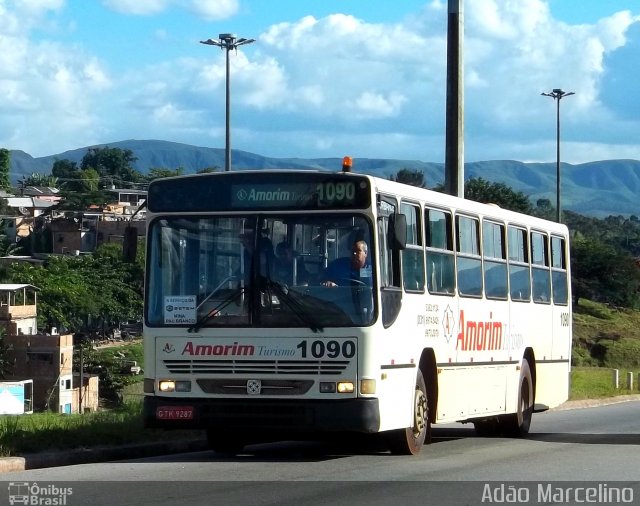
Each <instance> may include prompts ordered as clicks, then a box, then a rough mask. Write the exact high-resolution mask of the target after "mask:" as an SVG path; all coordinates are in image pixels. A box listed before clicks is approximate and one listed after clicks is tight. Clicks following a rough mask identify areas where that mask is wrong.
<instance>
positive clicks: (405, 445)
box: [388, 369, 431, 455]
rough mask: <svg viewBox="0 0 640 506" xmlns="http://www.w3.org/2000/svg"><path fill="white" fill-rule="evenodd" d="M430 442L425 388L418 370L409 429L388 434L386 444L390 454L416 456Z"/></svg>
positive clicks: (429, 424)
mask: <svg viewBox="0 0 640 506" xmlns="http://www.w3.org/2000/svg"><path fill="white" fill-rule="evenodd" d="M430 442H431V422H430V421H429V413H428V398H427V387H426V385H425V382H424V377H423V376H422V372H421V371H420V370H419V369H418V375H417V377H416V386H415V390H414V395H413V419H412V423H411V427H407V428H406V429H399V430H394V431H392V432H391V433H390V434H389V437H388V444H389V448H390V449H391V452H392V453H395V454H399V455H417V454H418V453H420V450H421V449H422V445H424V444H425V443H427V444H428V443H430Z"/></svg>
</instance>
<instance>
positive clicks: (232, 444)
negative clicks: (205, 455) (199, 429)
mask: <svg viewBox="0 0 640 506" xmlns="http://www.w3.org/2000/svg"><path fill="white" fill-rule="evenodd" d="M207 443H208V445H209V448H210V449H211V450H213V451H214V452H216V453H219V454H221V455H227V456H234V455H237V454H238V453H240V452H241V451H242V450H243V449H244V447H245V445H246V443H245V441H244V439H242V438H241V437H240V436H239V435H238V434H234V433H229V432H221V431H219V430H215V429H207Z"/></svg>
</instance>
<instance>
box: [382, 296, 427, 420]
mask: <svg viewBox="0 0 640 506" xmlns="http://www.w3.org/2000/svg"><path fill="white" fill-rule="evenodd" d="M423 311H424V296H423V295H422V294H407V293H405V294H404V295H403V299H402V307H401V309H400V314H399V315H398V318H396V320H395V321H394V323H393V324H392V325H391V326H390V327H389V328H387V329H383V328H382V327H380V329H379V330H378V332H377V333H376V334H377V337H378V339H377V340H376V343H375V346H376V348H379V355H378V359H379V363H380V365H381V369H380V381H379V383H378V384H379V390H378V391H379V402H380V430H381V431H384V430H393V429H401V428H406V427H410V426H411V424H412V417H413V400H414V392H415V384H416V383H415V381H416V376H417V374H418V364H419V362H420V354H419V351H418V350H421V349H422V346H423V345H424V328H423V326H422V325H421V324H420V323H421V322H420V323H419V322H418V315H419V314H422V312H423Z"/></svg>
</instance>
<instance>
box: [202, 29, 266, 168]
mask: <svg viewBox="0 0 640 506" xmlns="http://www.w3.org/2000/svg"><path fill="white" fill-rule="evenodd" d="M252 42H255V39H244V38H238V37H236V35H235V34H234V33H221V34H220V35H218V38H217V39H207V40H201V41H200V44H206V45H208V46H218V47H219V48H220V49H226V50H227V92H226V110H227V115H226V116H227V120H226V128H225V130H226V136H225V150H224V170H225V171H226V172H228V171H230V170H231V118H230V115H231V80H230V75H229V51H231V50H232V49H238V46H244V45H245V44H251V43H252Z"/></svg>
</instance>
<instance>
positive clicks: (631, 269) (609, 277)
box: [571, 234, 640, 307]
mask: <svg viewBox="0 0 640 506" xmlns="http://www.w3.org/2000/svg"><path fill="white" fill-rule="evenodd" d="M571 260H572V287H573V288H572V290H573V297H574V303H575V304H577V303H578V300H579V299H581V298H588V299H591V300H595V301H598V302H609V303H611V304H615V305H617V306H624V307H638V302H639V293H638V289H639V288H640V270H639V269H638V266H637V265H636V263H635V261H634V259H633V258H632V257H631V256H630V255H628V254H626V253H619V252H617V251H616V250H615V249H614V248H613V247H612V246H609V245H607V244H604V243H602V242H600V241H598V240H595V239H593V238H588V237H584V236H581V235H579V234H575V235H574V237H573V239H572V241H571Z"/></svg>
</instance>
